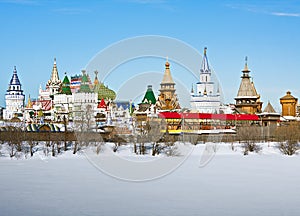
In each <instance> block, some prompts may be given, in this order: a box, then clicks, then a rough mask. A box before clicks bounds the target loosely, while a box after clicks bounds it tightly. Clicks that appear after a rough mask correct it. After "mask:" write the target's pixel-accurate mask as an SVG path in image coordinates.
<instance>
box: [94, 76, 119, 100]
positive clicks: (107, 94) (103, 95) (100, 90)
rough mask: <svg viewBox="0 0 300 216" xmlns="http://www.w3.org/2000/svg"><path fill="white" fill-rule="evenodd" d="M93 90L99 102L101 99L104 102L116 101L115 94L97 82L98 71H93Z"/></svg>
mask: <svg viewBox="0 0 300 216" xmlns="http://www.w3.org/2000/svg"><path fill="white" fill-rule="evenodd" d="M93 90H94V92H95V93H97V94H98V100H99V101H100V100H102V99H104V100H106V101H108V100H115V99H116V93H115V92H114V91H113V90H111V89H110V88H108V87H107V86H105V85H104V84H103V83H102V82H100V81H99V80H98V71H95V80H94V87H93Z"/></svg>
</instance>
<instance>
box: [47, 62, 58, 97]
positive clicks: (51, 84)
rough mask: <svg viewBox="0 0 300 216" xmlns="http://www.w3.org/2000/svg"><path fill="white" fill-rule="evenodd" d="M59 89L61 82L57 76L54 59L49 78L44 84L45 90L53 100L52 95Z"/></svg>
mask: <svg viewBox="0 0 300 216" xmlns="http://www.w3.org/2000/svg"><path fill="white" fill-rule="evenodd" d="M60 87H61V80H60V79H59V76H58V71H57V66H56V58H54V63H53V68H52V73H51V77H50V79H49V80H48V82H47V84H46V89H47V90H48V91H49V94H50V97H51V98H52V99H53V95H55V94H57V93H58V92H59V89H60Z"/></svg>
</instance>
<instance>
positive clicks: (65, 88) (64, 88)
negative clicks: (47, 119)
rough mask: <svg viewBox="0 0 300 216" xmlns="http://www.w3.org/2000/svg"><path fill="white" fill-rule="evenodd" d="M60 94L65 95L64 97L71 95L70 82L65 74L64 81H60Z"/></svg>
mask: <svg viewBox="0 0 300 216" xmlns="http://www.w3.org/2000/svg"><path fill="white" fill-rule="evenodd" d="M60 93H61V94H66V95H71V94H72V92H71V88H70V80H69V78H68V76H67V73H65V77H64V80H63V81H62V85H61V89H60Z"/></svg>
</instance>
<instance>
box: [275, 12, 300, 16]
mask: <svg viewBox="0 0 300 216" xmlns="http://www.w3.org/2000/svg"><path fill="white" fill-rule="evenodd" d="M271 15H274V16H286V17H300V13H285V12H272V13H271Z"/></svg>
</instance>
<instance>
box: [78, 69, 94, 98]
mask: <svg viewBox="0 0 300 216" xmlns="http://www.w3.org/2000/svg"><path fill="white" fill-rule="evenodd" d="M81 72H82V78H81V84H80V89H79V92H80V93H91V89H90V82H89V78H88V76H87V74H86V71H85V70H82V71H81Z"/></svg>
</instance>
